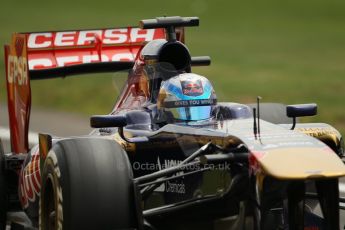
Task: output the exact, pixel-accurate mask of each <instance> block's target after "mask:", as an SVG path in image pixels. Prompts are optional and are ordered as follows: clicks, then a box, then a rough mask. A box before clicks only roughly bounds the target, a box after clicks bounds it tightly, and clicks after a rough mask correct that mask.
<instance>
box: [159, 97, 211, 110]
mask: <svg viewBox="0 0 345 230" xmlns="http://www.w3.org/2000/svg"><path fill="white" fill-rule="evenodd" d="M215 104H217V99H197V100H183V101H166V102H164V106H165V107H166V108H178V107H190V106H208V105H215Z"/></svg>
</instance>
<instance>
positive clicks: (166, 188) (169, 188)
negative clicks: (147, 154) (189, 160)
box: [155, 157, 186, 194]
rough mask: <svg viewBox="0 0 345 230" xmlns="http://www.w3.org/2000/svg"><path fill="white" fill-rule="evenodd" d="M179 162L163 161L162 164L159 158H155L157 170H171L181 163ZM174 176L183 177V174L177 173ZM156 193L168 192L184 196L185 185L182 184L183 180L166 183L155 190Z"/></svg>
mask: <svg viewBox="0 0 345 230" xmlns="http://www.w3.org/2000/svg"><path fill="white" fill-rule="evenodd" d="M181 162H182V161H180V160H168V159H165V160H164V163H163V164H162V163H161V161H160V159H159V157H158V158H157V166H158V169H159V170H162V169H166V168H171V167H174V166H177V165H179V164H180V163H181ZM174 175H183V172H178V173H176V174H174ZM155 191H156V192H169V193H178V194H184V193H186V189H185V184H184V183H183V180H178V182H177V181H176V180H175V181H166V182H165V183H163V184H162V185H161V186H159V187H158V188H156V189H155Z"/></svg>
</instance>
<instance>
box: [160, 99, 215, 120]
mask: <svg viewBox="0 0 345 230" xmlns="http://www.w3.org/2000/svg"><path fill="white" fill-rule="evenodd" d="M216 103H217V100H216V99H206V100H189V101H174V102H166V103H165V108H166V109H167V110H168V111H170V112H171V114H172V115H173V117H174V119H176V120H185V121H197V120H205V119H209V118H210V117H211V112H212V106H213V105H215V104H216Z"/></svg>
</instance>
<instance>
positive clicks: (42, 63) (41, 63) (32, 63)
mask: <svg viewBox="0 0 345 230" xmlns="http://www.w3.org/2000/svg"><path fill="white" fill-rule="evenodd" d="M52 66H53V62H52V60H50V59H49V58H39V59H33V60H29V68H30V69H36V68H42V67H52Z"/></svg>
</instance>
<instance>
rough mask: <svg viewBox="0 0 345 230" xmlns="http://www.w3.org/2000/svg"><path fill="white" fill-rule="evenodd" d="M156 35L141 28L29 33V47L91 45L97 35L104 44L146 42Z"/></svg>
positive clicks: (152, 31) (150, 30)
mask: <svg viewBox="0 0 345 230" xmlns="http://www.w3.org/2000/svg"><path fill="white" fill-rule="evenodd" d="M154 35H155V30H154V29H149V30H142V29H140V28H120V29H107V30H84V31H61V32H56V33H51V32H48V33H32V34H29V38H28V48H31V49H39V48H50V47H52V46H53V45H54V46H56V47H60V46H83V45H90V44H91V43H93V42H95V41H96V36H99V38H100V39H101V40H102V43H103V44H108V45H109V44H123V43H126V42H134V43H135V42H145V41H151V40H153V38H154Z"/></svg>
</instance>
